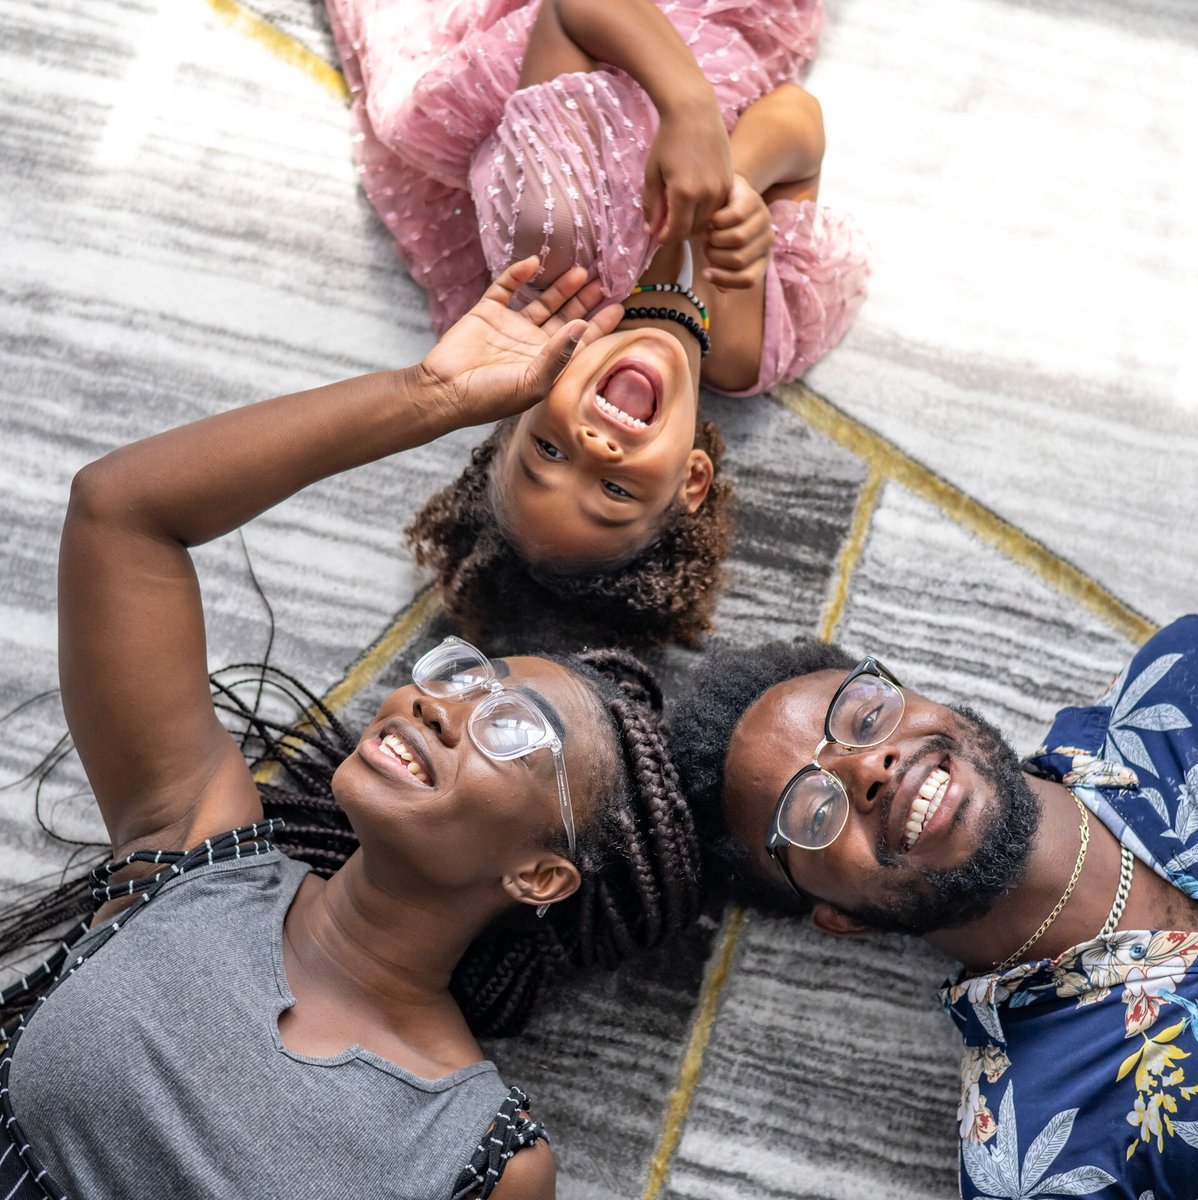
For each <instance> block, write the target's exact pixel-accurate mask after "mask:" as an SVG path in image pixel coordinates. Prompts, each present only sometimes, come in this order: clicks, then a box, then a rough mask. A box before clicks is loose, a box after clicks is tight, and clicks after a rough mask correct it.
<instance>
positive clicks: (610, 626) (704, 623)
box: [404, 420, 733, 651]
mask: <svg viewBox="0 0 1198 1200" xmlns="http://www.w3.org/2000/svg"><path fill="white" fill-rule="evenodd" d="M514 427H515V425H514V422H511V421H505V422H503V423H501V424H500V425H498V426H497V427H496V428H495V430H494V431H493V432H492V433H491V435H490V436H489V437H488V438H487V440H486V441H485V442H483V443H482V445H480V446H477V447H476V448H475V449H474V451H473V452H472V453H471V455H470V462H469V464H468V465H467V467H466V469H465V470H464V471H463V472H462V473H461V475H459V476H458V478H457V479H456V480H455V481H454V482H453V483H451V484H450V485H449V486H448V487H447V488H444V489H442V490H441V491H440V492H438V493H437V494H436V495H435V496H433V497H432V498H431V499H430V500H429V501H428V502H427V503H426V504H425V505H424V507H423V508H422V509H421V510H420V511H419V512H418V513H417V514H416V518H415V520H413V521H412V523H411V524H410V525H409V526H408V527H407V529H406V530H405V531H404V533H405V535H406V536H407V539H408V542H409V543H410V545H411V546H412V548H413V551H414V552H415V556H416V561H417V562H418V563H420V564H421V565H422V566H428V567H431V568H432V569H433V570H434V571H435V572H436V575H437V581H438V583H439V584H440V585H441V592H442V596H443V600H444V604H445V610H446V613H447V615H448V617H449V618H450V620H451V621H452V622H453V623H454V625H455V626H456V627H457V628H459V629H461V631H462V633H463V635H464V636H465V637H467V638H470V639H472V640H475V641H481V642H483V643H484V644H486V645H492V646H494V645H497V644H499V643H502V646H503V648H504V649H505V650H509V651H514V650H518V649H521V648H523V647H524V646H534V645H535V646H539V647H543V646H545V645H546V644H547V643H548V642H551V641H556V642H557V644H572V645H585V644H590V645H608V646H610V645H621V646H647V645H657V644H660V643H662V642H676V643H678V644H680V645H683V646H692V647H693V646H695V645H697V644H698V641H699V637H700V635H701V634H703V633H706V632H707V631H708V630H709V629H710V628H711V616H712V611H713V610H714V608H715V603H716V599H717V597H718V595H719V589H720V586H721V583H722V581H723V572H722V570H721V566H720V564H721V562H722V561H723V559H724V558H726V557H727V555H728V550H729V547H730V545H731V541H732V530H733V518H732V511H731V509H732V499H733V490H732V484H731V483H730V482H729V481H728V480H726V479H722V478H720V476H719V467H720V460H721V459H722V457H723V454H724V440H723V438H722V437H721V436H720V432H719V430H718V429H716V427H715V426H714V425H713V424H712V423H711V422H710V421H703V420H701V421H700V422H699V424H698V427H697V429H696V433H695V446H696V448H698V449H700V450H705V451H706V452H707V454H708V456H709V457H710V458H711V462H712V466H713V467H714V468H715V470H716V477H715V479H714V480H713V481H712V484H711V488H710V490H709V491H708V493H707V498H706V500H705V501H704V502H703V504H701V505H700V506H699V508H698V509H697V510H696V511H695V512H693V513H688V512H685V511H684V510H683V509H682V507H681V506H680V505H676V506H673V507H671V508H670V509H668V510H667V512H666V515H665V520H664V524H663V526H662V528H661V530H660V532H659V534H658V536H657V538H656V539H655V540H654V541H653V542H651V543H650V544H649V545H648V546H646V547H645V548H644V549H642V550H641V551H639V552H638V553H637V554H636V555H635V557H633V558H632V559H631V560H630V561H629V562H627V563H625V564H623V565H620V566H615V567H609V568H606V569H604V570H603V571H601V572H596V573H592V574H585V575H557V574H549V573H548V572H546V571H543V570H538V569H536V568H535V567H532V566H531V565H530V564H529V563H527V562H526V561H525V560H524V559H523V558H522V557H521V556H520V554H519V553H518V552H517V551H516V549H515V548H514V547H513V546H512V545H511V543H510V542H509V541H508V540H507V538H505V537H504V534H503V530H502V528H501V525H500V522H499V520H498V518H497V516H496V513H495V505H494V503H493V502H492V498H491V494H490V487H491V468H492V465H493V463H494V461H495V458H496V456H497V455H498V454H499V452H500V451H501V450H502V449H503V447H504V446H505V445H506V443H507V441H508V439H509V438H510V437H511V433H512V430H513V429H514ZM496 596H502V597H503V598H504V601H505V603H504V606H503V609H502V610H498V608H497V605H496V604H495V597H496ZM513 612H517V613H519V614H520V615H521V621H525V620H526V618H527V619H531V618H532V616H533V614H535V617H536V627H535V628H529V629H516V628H515V625H516V624H517V623H516V622H513V621H512V620H511V614H512V613H513Z"/></svg>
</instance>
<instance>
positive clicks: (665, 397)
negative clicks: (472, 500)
mask: <svg viewBox="0 0 1198 1200" xmlns="http://www.w3.org/2000/svg"><path fill="white" fill-rule="evenodd" d="M687 336H689V335H687ZM692 357H694V359H695V361H694V363H693V364H692V362H691V358H692ZM697 379H698V357H697V350H695V351H694V352H691V351H690V350H689V349H688V348H687V347H684V345H683V344H682V343H681V342H680V341H679V340H678V339H677V338H676V337H674V336H673V335H672V334H671V333H670V332H667V331H665V330H663V329H661V328H660V326H659V325H654V326H652V327H647V328H644V327H642V328H621V329H620V330H617V331H616V332H615V333H612V334H609V335H608V336H607V337H603V338H599V339H598V340H597V341H595V342H592V343H591V344H590V345H588V346H584V347H582V348H581V349H579V350H577V351H576V352H575V354H574V357H573V358H572V359H571V360H570V364H569V366H567V367H566V369H565V370H564V371H563V372H562V374H561V376H560V377H559V378H558V380H557V382H556V383H555V384H554V385H553V388H552V390H551V391H550V393H549V395H548V396H547V397H546V398H545V399H544V400H542V401H541V402H540V403H539V404H537V405H536V406H535V407H533V408H531V409H529V410H528V411H527V412H525V413H523V414H522V415H521V416H520V417H519V418H518V420H517V422H516V425H515V428H514V430H513V432H512V436H511V437H510V438H509V439H508V441H507V443H506V444H505V445H504V447H503V449H502V450H501V451H500V453H499V454H498V455H497V457H496V460H495V466H494V468H493V475H492V493H493V495H494V497H495V503H496V505H497V506H498V509H499V511H498V514H497V515H498V516H499V519H500V523H501V525H502V526H503V529H504V532H505V534H506V535H507V536H508V538H509V539H510V540H511V541H512V542H513V544H514V545H515V546H516V548H517V550H519V551H520V553H521V555H522V556H523V557H524V558H525V559H526V560H527V561H529V562H531V563H534V564H536V565H539V566H541V565H543V566H545V567H547V568H549V569H552V570H559V571H565V572H570V571H581V570H587V569H593V568H595V567H599V566H608V565H616V564H618V563H621V562H626V561H627V560H628V559H630V558H632V557H633V556H634V555H635V554H636V553H637V552H638V551H639V550H641V549H643V548H644V547H645V546H646V545H648V544H649V543H650V542H651V541H652V540H653V538H654V537H655V536H656V535H657V533H658V531H659V529H660V527H661V524H662V519H663V517H664V515H665V513H666V511H667V510H668V509H670V508H671V506H673V505H675V504H678V505H680V506H681V507H682V509H684V510H685V511H686V512H694V511H695V510H696V509H697V508H698V507H699V505H700V504H702V503H703V500H704V499H705V497H706V496H707V490H708V488H709V487H710V485H711V479H712V474H713V469H712V465H711V459H710V458H708V456H707V454H706V453H705V452H704V451H702V450H696V449H695V446H694V442H695V425H696V421H697V417H698V403H699V397H698V384H697V382H696V380H697Z"/></svg>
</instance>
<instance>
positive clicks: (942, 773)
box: [903, 767, 949, 853]
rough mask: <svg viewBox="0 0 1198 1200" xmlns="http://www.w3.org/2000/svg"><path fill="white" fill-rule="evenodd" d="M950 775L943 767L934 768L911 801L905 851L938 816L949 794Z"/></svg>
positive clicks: (904, 843)
mask: <svg viewBox="0 0 1198 1200" xmlns="http://www.w3.org/2000/svg"><path fill="white" fill-rule="evenodd" d="M948 785H949V774H948V772H947V771H946V770H945V769H944V768H943V767H933V768H932V769H931V770H930V771H929V772H928V774H927V777H926V778H925V779H924V781H923V783H922V784H920V787H919V791H918V792H917V793H916V795H915V798H914V799H913V800H912V801H911V809H910V811H909V812H908V813H907V826H906V829H905V830H904V831H903V851H904V853H905V852H906V851H908V850H910V849H911V848H912V847H913V846H914V845H915V843H916V842H917V841H919V835H920V834H921V833H923V830H924V826H925V825H926V824H927V823H928V822H929V821H930V820H931V819H932V817H933V816H935V815H936V810H937V809H938V808H939V807H940V804H941V802H942V801H943V800H944V797H945V796H946V795H947V793H948Z"/></svg>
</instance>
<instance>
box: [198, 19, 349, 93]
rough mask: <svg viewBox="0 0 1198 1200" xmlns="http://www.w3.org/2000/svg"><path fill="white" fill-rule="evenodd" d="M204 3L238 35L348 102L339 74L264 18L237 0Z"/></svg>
mask: <svg viewBox="0 0 1198 1200" xmlns="http://www.w3.org/2000/svg"><path fill="white" fill-rule="evenodd" d="M207 4H208V7H209V8H211V9H212V11H213V12H215V13H217V14H218V15H219V16H221V17H223V18H224V19H225V20H226V21H227V22H228V23H229V24H230V25H231V26H232V27H233V28H234V29H235V30H237V32H238V33H242V34H245V35H246V36H247V37H250V38H253V39H254V41H256V42H258V43H260V44H261V45H262V46H264V47H265V48H266V49H267V50H269V51H270V52H271V54H273V55H275V56H276V57H277V58H281V59H282V60H283V61H284V62H285V63H288V64H289V65H290V66H293V67H297V68H298V69H299V70H301V71H302V72H303V73H304V74H305V75H307V76H308V77H309V78H310V79H314V80H315V81H316V82H317V83H319V84H320V86H321V87H323V88H324V90H325V91H326V92H328V93H329V95H330V96H335V97H336V98H337V99H338V100H348V99H349V90H348V89H347V88H346V86H345V80H344V79H343V78H342V77H341V72H340V71H339V70H337V68H336V67H334V66H333V65H332V64H331V63H327V62H325V60H324V59H323V58H321V57H320V55H319V54H317V53H316V52H315V51H313V50H309V49H308V47H307V46H305V45H304V43H303V42H301V41H299V39H298V38H293V37H292V36H291V34H289V33H284V32H283V31H282V30H281V29H279V28H278V27H277V26H275V25H272V24H271V23H270V22H269V21H268V20H266V18H265V17H260V16H259V15H258V14H257V13H256V12H254V10H253V9H252V8H247V7H246V6H245V5H244V4H239V3H238V0H207Z"/></svg>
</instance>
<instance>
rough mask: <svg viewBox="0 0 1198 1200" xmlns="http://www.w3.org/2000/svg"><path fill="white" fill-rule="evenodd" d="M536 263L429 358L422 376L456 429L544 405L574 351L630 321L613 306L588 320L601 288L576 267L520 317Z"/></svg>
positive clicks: (495, 289) (495, 288)
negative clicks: (519, 303)
mask: <svg viewBox="0 0 1198 1200" xmlns="http://www.w3.org/2000/svg"><path fill="white" fill-rule="evenodd" d="M539 268H540V262H539V260H538V259H537V258H535V257H533V258H526V259H524V260H523V261H521V262H517V263H513V264H512V265H511V266H510V267H508V268H507V270H506V271H504V272H503V274H502V275H500V276H499V278H498V279H496V280H495V282H494V283H493V284H491V286H490V287H489V288H488V289H487V291H486V292H485V293H484V295H483V298H482V299H481V300H480V301H479V302H478V303H477V304H476V305H475V306H474V307H473V308H472V309H471V310H470V311H469V312H468V313H466V315H465V316H464V317H462V319H461V320H460V321H458V322H457V324H456V325H454V326H453V327H452V328H451V329H449V330H447V331H446V333H445V335H444V336H443V337H442V338H441V340H440V341H439V342H438V343H437V344H436V345H435V346H434V347H433V348H432V349H431V350H430V351H429V352H428V354H427V355H425V358H424V361H423V362H422V363H421V364H420V368H419V370H420V372H421V374H422V375H423V376H424V379H425V382H426V383H427V384H428V385H429V386H431V387H432V388H433V389H434V394H439V396H440V397H441V402H442V403H443V404H444V405H445V408H446V411H447V415H448V416H449V418H450V420H451V421H452V422H453V425H454V427H457V428H460V427H462V426H465V425H481V424H483V423H484V422H487V421H497V420H499V419H500V418H502V417H508V416H511V415H512V414H513V413H518V412H523V411H524V409H526V408H531V407H532V406H533V405H534V404H536V403H537V402H538V401H540V400H543V399H544V397H545V395H546V394H547V393H548V391H549V389H550V388H551V387H552V386H553V383H554V381H555V380H556V379H557V377H558V376H559V375H560V374H561V373H562V371H563V370H564V369H565V367H566V364H567V363H568V362H569V361H570V357H571V356H572V355H573V353H574V351H575V350H576V349H577V348H578V347H579V346H580V345H583V344H585V343H588V342H592V341H594V340H595V338H598V337H602V336H603V335H604V334H607V333H611V331H612V330H613V329H615V327H616V326H617V325H618V324H619V323H620V321H621V320H622V319H623V317H624V309H623V307H622V306H621V305H619V304H610V305H608V306H606V307H605V308H602V309H600V310H599V312H597V313H596V314H595V315H594V316H593V317H592V318H591V319H590V320H589V321H587V320H585V319H584V318H585V314H586V313H587V312H589V311H590V310H591V309H592V308H594V307H595V305H597V304H599V303H601V301H602V300H603V286H602V284H601V283H600V282H599V281H598V280H597V279H596V280H591V281H589V282H588V281H587V272H586V269H585V268H584V267H571V268H570V269H569V270H568V271H567V272H566V273H565V274H564V275H562V276H560V277H559V278H558V279H557V280H556V281H555V282H554V283H552V284H551V285H550V286H549V287H548V288H546V289H545V290H544V291H543V292H542V293H541V295H540V296H538V297H537V298H536V299H535V300H533V301H532V303H531V304H529V305H528V306H527V307H526V308H524V309H522V310H521V311H520V312H513V311H512V309H511V302H512V296H513V295H514V294H515V292H516V290H517V289H518V288H519V287H520V286H521V285H522V284H525V283H527V282H528V281H529V280H530V279H532V278H533V276H534V275H536V273H537V271H538V269H539Z"/></svg>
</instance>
